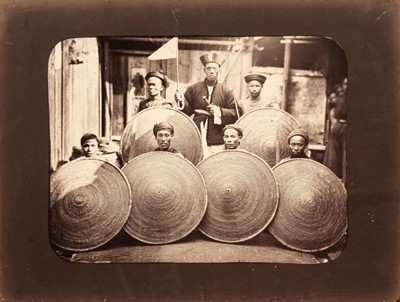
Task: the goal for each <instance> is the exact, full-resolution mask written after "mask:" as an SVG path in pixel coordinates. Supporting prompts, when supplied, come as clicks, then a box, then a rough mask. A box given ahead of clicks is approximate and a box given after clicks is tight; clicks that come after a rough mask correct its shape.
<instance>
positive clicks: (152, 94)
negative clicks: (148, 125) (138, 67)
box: [138, 71, 174, 112]
mask: <svg viewBox="0 0 400 302" xmlns="http://www.w3.org/2000/svg"><path fill="white" fill-rule="evenodd" d="M145 79H146V81H147V92H148V94H149V97H148V98H147V99H145V100H143V101H141V102H140V103H139V111H138V112H140V111H142V110H144V109H146V108H149V107H155V106H165V107H170V108H173V107H174V102H173V101H168V100H166V99H164V98H163V97H162V96H161V92H162V91H163V90H164V88H166V87H167V79H166V77H165V75H164V74H162V73H161V72H158V71H151V72H149V73H148V74H147V75H146V77H145Z"/></svg>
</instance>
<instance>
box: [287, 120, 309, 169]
mask: <svg viewBox="0 0 400 302" xmlns="http://www.w3.org/2000/svg"><path fill="white" fill-rule="evenodd" d="M308 142H309V137H308V133H307V131H306V130H304V129H302V128H299V129H295V130H293V131H292V132H290V133H289V136H288V143H289V147H290V150H291V152H292V154H291V155H290V156H288V157H285V158H283V159H282V160H281V161H280V162H283V161H286V160H288V159H291V158H309V157H308V156H307V155H306V153H305V149H306V147H307V146H308Z"/></svg>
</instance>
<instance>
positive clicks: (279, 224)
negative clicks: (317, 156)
mask: <svg viewBox="0 0 400 302" xmlns="http://www.w3.org/2000/svg"><path fill="white" fill-rule="evenodd" d="M273 171H274V173H275V177H276V180H277V181H278V184H279V190H280V200H279V208H278V211H277V213H276V215H275V218H274V220H273V221H272V223H271V225H270V226H269V231H270V232H271V234H272V235H273V236H274V237H275V238H276V239H277V240H278V241H280V242H281V243H282V244H284V245H286V246H288V247H290V248H292V249H295V250H299V251H303V252H317V251H321V250H324V249H327V248H329V247H331V246H333V245H334V244H335V243H337V242H338V241H339V240H340V239H341V238H342V237H343V235H344V233H345V232H346V229H347V193H346V189H345V188H344V186H343V184H342V183H341V182H340V180H339V179H338V178H337V177H336V175H335V174H334V173H333V172H332V171H330V170H329V169H328V168H326V167H325V166H323V165H321V164H320V163H318V162H316V161H313V160H310V159H290V160H288V161H285V162H282V163H280V164H278V165H277V166H275V167H274V168H273Z"/></svg>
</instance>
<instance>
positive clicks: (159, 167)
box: [122, 151, 207, 244]
mask: <svg viewBox="0 0 400 302" xmlns="http://www.w3.org/2000/svg"><path fill="white" fill-rule="evenodd" d="M122 172H123V173H124V174H125V175H126V177H127V179H128V182H129V184H130V186H131V190H132V210H131V213H130V216H129V218H128V221H127V223H126V224H125V226H124V230H125V231H126V232H127V233H128V234H129V235H130V236H132V237H133V238H135V239H138V240H140V241H142V242H145V243H150V244H165V243H170V242H174V241H177V240H179V239H182V238H183V237H185V236H186V235H188V234H189V233H190V232H192V231H193V230H194V229H195V228H196V227H197V226H198V225H199V223H200V221H201V219H202V218H203V215H204V213H205V211H206V208H207V191H206V186H205V183H204V179H203V177H202V176H201V174H200V172H199V171H198V170H197V168H196V167H195V166H194V165H193V164H192V163H191V162H189V161H188V160H186V159H185V158H182V157H180V156H177V155H174V154H173V153H170V152H163V151H158V152H149V153H146V154H142V155H140V156H138V157H135V158H134V159H132V160H131V161H130V162H129V163H128V164H126V165H125V166H124V167H123V168H122Z"/></svg>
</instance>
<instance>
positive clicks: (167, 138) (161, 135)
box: [156, 130, 173, 150]
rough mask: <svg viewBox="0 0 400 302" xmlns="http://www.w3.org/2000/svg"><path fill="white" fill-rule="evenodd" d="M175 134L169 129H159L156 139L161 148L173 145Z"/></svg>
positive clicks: (164, 148)
mask: <svg viewBox="0 0 400 302" xmlns="http://www.w3.org/2000/svg"><path fill="white" fill-rule="evenodd" d="M172 137H173V135H172V134H171V132H169V131H168V130H159V131H157V135H156V140H157V144H158V146H159V147H160V149H161V150H168V148H169V147H170V146H171V141H172Z"/></svg>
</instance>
